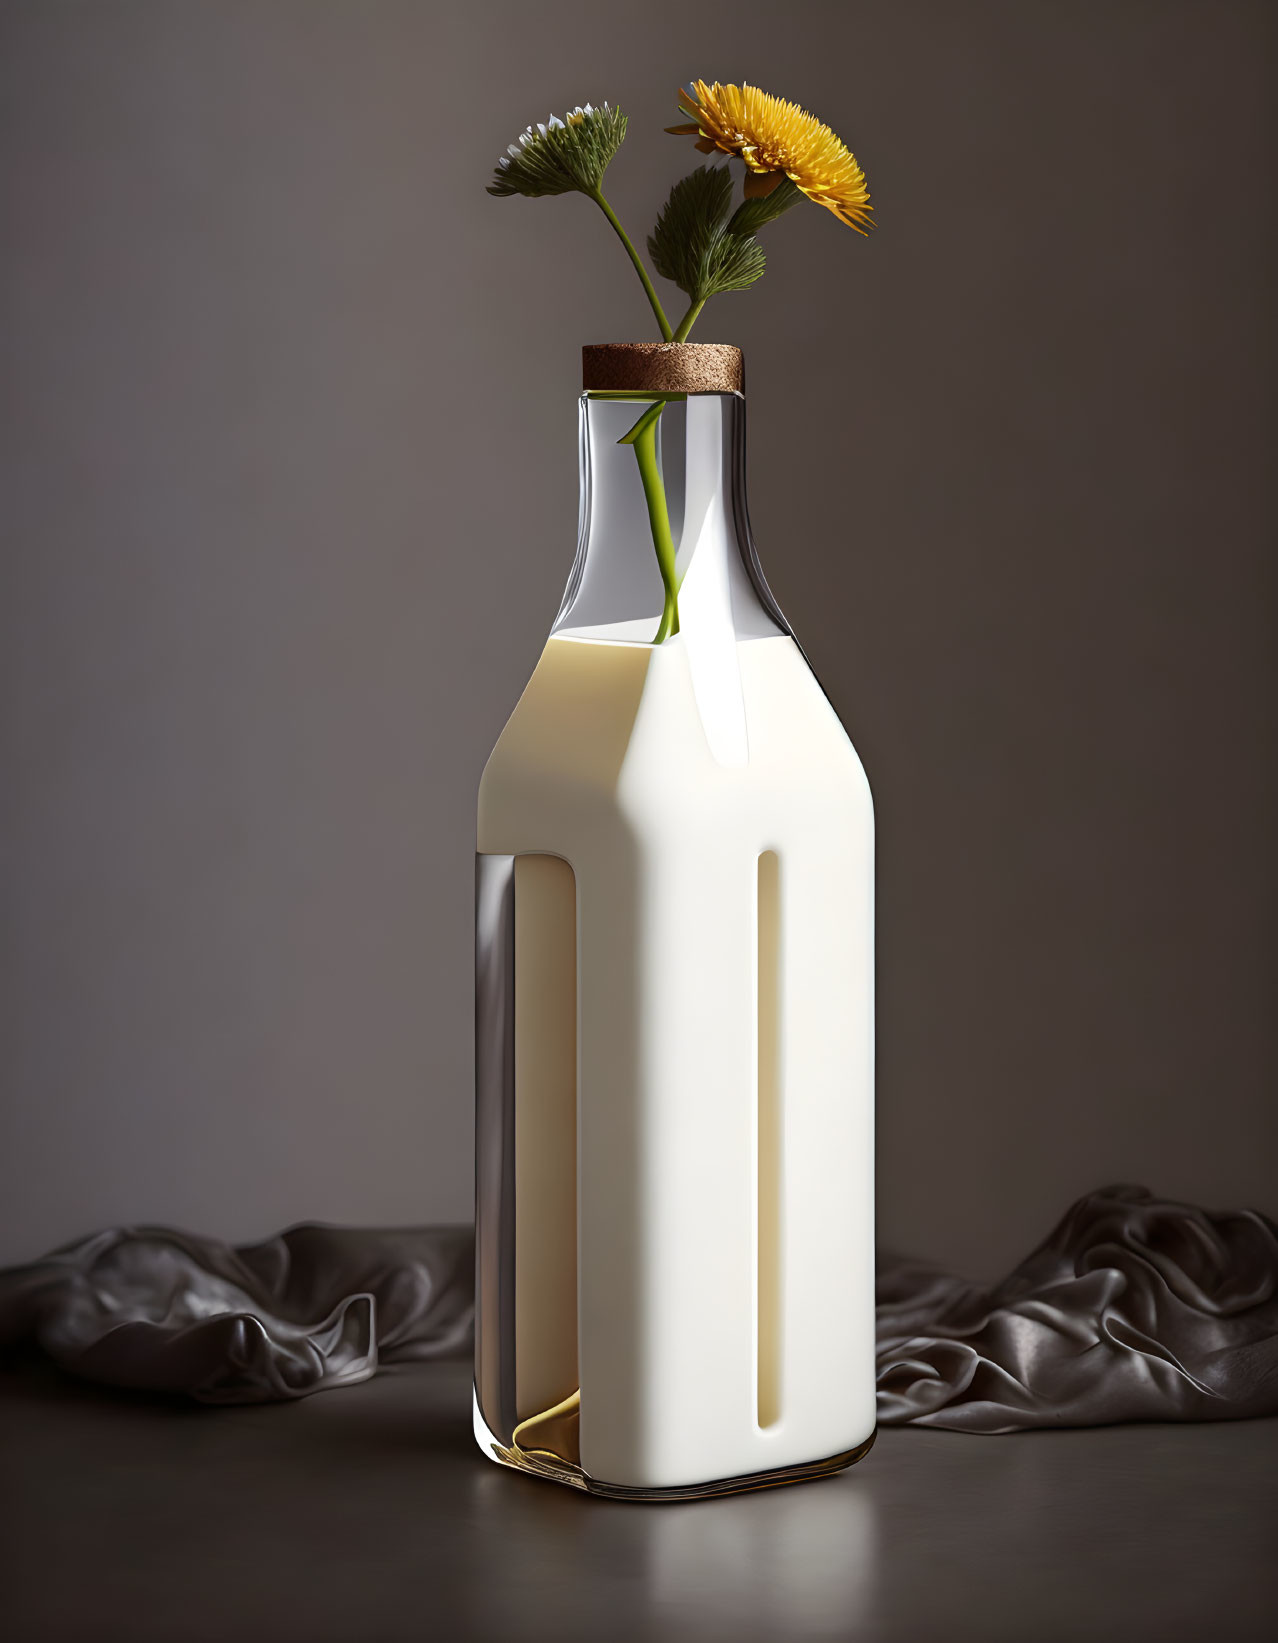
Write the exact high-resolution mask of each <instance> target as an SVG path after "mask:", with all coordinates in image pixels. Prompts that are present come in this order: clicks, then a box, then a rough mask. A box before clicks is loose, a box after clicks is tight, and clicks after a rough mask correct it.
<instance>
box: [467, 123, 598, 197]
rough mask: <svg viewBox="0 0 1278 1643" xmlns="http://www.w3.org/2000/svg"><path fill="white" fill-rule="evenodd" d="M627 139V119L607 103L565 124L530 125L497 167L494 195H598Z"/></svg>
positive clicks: (491, 187)
mask: <svg viewBox="0 0 1278 1643" xmlns="http://www.w3.org/2000/svg"><path fill="white" fill-rule="evenodd" d="M625 135H626V116H625V115H624V114H623V113H622V112H621V110H620V109H619V108H610V107H609V106H608V104H607V103H603V104H602V105H601V106H600V107H599V108H592V107H591V105H590V104H589V103H587V104H586V106H585V108H574V109H572V110H571V111H570V112H569V113H568V115H567V116H566V117H565V118H564V119H562V120H561V119H559V118H558V117H557V116H556V115H554V114H552V115H551V116H550V120H549V123H548V124H546V125H537V126H529V127H528V129H527V131H525V132H524V134H523V136H522V137H521V138H520V139H519V141H518V142H517V143H511V145H510V147H509V148H508V149H507V151H506V152H505V154H503V155H502V157H501V159H500V160H498V162H497V168H496V170H495V171H494V172H493V180H492V182H491V183H489V185H488V192H489V193H490V194H496V195H497V196H498V197H499V198H501V197H508V196H509V195H511V194H523V195H525V196H527V197H528V198H529V199H536V198H538V197H539V196H540V195H543V194H574V193H576V194H597V193H598V192H599V190H600V188H601V187H602V186H603V178H604V172H605V171H606V170H607V169H608V162H609V161H610V160H611V159H612V157H613V155H614V154H615V153H616V152H617V150H618V149H619V148H620V147H621V144H622V141H623V139H624V138H625Z"/></svg>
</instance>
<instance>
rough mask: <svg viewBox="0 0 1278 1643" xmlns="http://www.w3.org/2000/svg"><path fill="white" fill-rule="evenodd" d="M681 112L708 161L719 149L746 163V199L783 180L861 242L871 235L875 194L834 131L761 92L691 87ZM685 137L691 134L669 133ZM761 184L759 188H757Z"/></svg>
mask: <svg viewBox="0 0 1278 1643" xmlns="http://www.w3.org/2000/svg"><path fill="white" fill-rule="evenodd" d="M679 106H680V108H681V109H682V110H683V111H684V113H686V114H688V115H690V116H691V117H692V118H693V119H695V120H696V122H697V124H696V128H695V129H696V131H697V132H698V133H699V136H698V140H697V145H696V146H697V148H699V149H700V150H701V152H702V153H703V154H712V153H714V151H715V150H716V149H717V150H718V151H719V152H720V153H723V154H732V155H736V156H738V157H739V158H740V159H742V160H744V161H745V163H746V167H747V170H748V172H749V173H750V174H751V175H749V176H747V178H746V192H747V194H750V193H751V192H752V184H753V185H755V186H754V189H753V192H755V193H759V192H766V191H767V190H768V189H771V188H773V187H775V186H776V184H775V182H773V183H767V184H766V188H760V187H759V186H758V182H759V181H762V182H766V179H767V178H768V177H770V176H771V177H775V178H777V179H778V180H779V179H780V176H781V174H782V173H784V175H785V176H787V177H789V178H790V180H791V181H792V182H793V183H794V184H795V185H796V186H797V187H798V188H799V189H800V190H801V191H802V192H803V193H804V194H806V195H807V197H808V198H809V199H810V200H813V201H815V202H816V204H817V205H823V206H824V207H825V208H826V210H827V211H830V212H833V214H834V215H835V216H836V217H837V218H838V219H839V221H840V222H842V223H846V224H847V225H848V227H849V228H855V229H856V230H857V232H858V233H860V234H864V233H866V232H867V231H868V230H869V229H871V228H873V226H874V221H873V218H872V217H871V215H870V213H871V211H872V209H873V207H872V206H871V205H870V191H869V188H868V187H867V186H866V181H865V172H864V171H862V169H861V167H860V166H859V165H858V164H857V161H856V156H855V155H854V154H853V153H852V151H851V150H850V149H849V148H847V147H846V146H845V145H844V144H843V143H842V142H840V141H839V139H838V138H837V137H836V136H835V134H834V132H833V131H831V130H830V128H829V126H827V125H822V124H821V122H820V121H819V120H818V119H816V118H815V116H813V115H811V114H809V113H807V111H806V110H805V109H802V108H800V107H799V105H798V104H797V103H787V102H786V101H785V100H784V99H783V98H780V97H772V96H769V94H768V93H767V92H766V91H760V90H759V89H758V87H757V86H732V85H720V84H719V82H718V81H717V80H716V81H715V83H714V84H713V85H707V84H706V82H705V81H704V80H694V81H693V83H692V90H691V92H688V91H682V90H681V91H680V92H679ZM672 129H674V130H678V133H679V135H680V136H683V135H687V136H691V135H692V130H691V129H688V128H672ZM756 180H758V181H756Z"/></svg>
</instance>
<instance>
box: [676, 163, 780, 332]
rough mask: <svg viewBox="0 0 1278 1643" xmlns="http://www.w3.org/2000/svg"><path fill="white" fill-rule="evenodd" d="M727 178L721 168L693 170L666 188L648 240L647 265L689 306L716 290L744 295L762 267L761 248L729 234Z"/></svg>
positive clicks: (729, 189) (764, 261)
mask: <svg viewBox="0 0 1278 1643" xmlns="http://www.w3.org/2000/svg"><path fill="white" fill-rule="evenodd" d="M731 211H732V174H731V172H730V171H729V170H728V168H727V166H708V165H702V166H698V167H697V169H696V170H695V171H693V172H690V173H689V174H688V176H686V177H684V178H683V179H682V180H681V181H680V182H677V183H676V184H675V185H674V187H673V188H672V189H671V190H670V197H669V199H667V201H666V203H665V205H664V206H663V207H662V209H661V215H660V216H659V217H658V218H657V226H656V227H655V228H654V229H653V231H652V233H651V234H650V235H649V236H648V250H649V252H650V253H651V256H652V261H653V266H654V267H655V268H656V270H657V272H658V273H659V274H660V275H661V276H662V277H663V278H664V279H668V280H671V281H673V282H674V284H675V285H677V286H678V287H679V289H680V290H681V291H684V292H686V294H687V295H688V296H689V297H690V298H691V300H692V301H693V302H697V303H700V302H706V301H708V300H709V298H711V297H713V296H716V295H717V294H718V293H719V292H720V291H744V290H745V289H746V287H747V286H750V285H753V284H754V282H755V281H756V280H757V279H759V278H760V276H761V275H762V274H763V271H764V269H765V268H766V266H767V258H766V257H765V255H764V252H763V247H762V246H761V245H759V243H758V242H757V241H756V240H755V239H754V238H753V236H752V235H751V234H749V233H745V234H740V233H736V232H734V231H733V230H732V229H731V228H730V225H729V216H730V214H731Z"/></svg>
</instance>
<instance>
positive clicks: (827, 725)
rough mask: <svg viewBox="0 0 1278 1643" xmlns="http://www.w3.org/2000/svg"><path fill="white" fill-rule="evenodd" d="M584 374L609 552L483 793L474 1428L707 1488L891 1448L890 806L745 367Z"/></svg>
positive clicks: (527, 1464) (713, 353) (790, 1474)
mask: <svg viewBox="0 0 1278 1643" xmlns="http://www.w3.org/2000/svg"><path fill="white" fill-rule="evenodd" d="M585 384H586V392H585V393H584V394H583V396H582V400H581V514H580V535H579V542H578V548H577V555H576V559H575V561H574V564H573V567H572V572H571V575H570V576H569V579H568V586H567V590H566V592H565V594H564V599H563V604H562V607H561V609H560V612H559V615H558V617H557V618H556V621H555V623H554V627H553V629H552V631H551V635H550V637H549V640H548V642H547V644H546V647H545V649H544V651H543V653H542V656H541V659H540V661H539V662H538V664H537V667H536V669H535V671H534V673H533V676H532V678H531V680H530V681H529V683H528V686H527V688H526V689H525V691H524V693H523V696H522V697H521V698H520V701H519V703H518V705H517V706H516V708H515V710H514V713H513V714H512V715H511V718H510V720H509V722H508V723H507V725H506V728H505V730H504V731H503V732H502V735H501V737H500V738H499V740H498V742H497V746H496V748H495V749H494V750H493V753H492V756H491V758H490V759H489V761H488V765H487V767H486V769H485V771H484V775H483V780H482V782H481V785H480V793H479V826H478V850H479V854H478V858H477V883H476V981H477V994H476V996H477V1008H476V1079H477V1129H476V1134H477V1269H478V1271H477V1282H478V1292H477V1309H476V1320H477V1321H476V1331H477V1343H476V1374H475V1434H476V1438H477V1440H478V1442H479V1444H480V1447H481V1448H482V1449H483V1450H484V1452H485V1453H486V1454H487V1455H488V1456H489V1457H490V1458H492V1459H494V1460H497V1461H499V1462H501V1463H503V1464H505V1465H508V1466H513V1467H516V1468H518V1469H520V1470H522V1471H525V1472H530V1473H534V1474H536V1475H539V1476H542V1477H546V1478H550V1479H553V1480H555V1481H558V1482H561V1483H567V1484H570V1485H574V1486H576V1487H578V1488H583V1489H586V1490H588V1491H590V1492H591V1493H593V1494H598V1495H607V1496H613V1497H618V1498H623V1499H655V1500H661V1499H685V1498H690V1497H696V1496H700V1495H710V1494H718V1493H727V1492H731V1491H734V1490H738V1489H746V1488H753V1487H758V1486H764V1485H768V1484H774V1483H778V1482H784V1481H790V1480H792V1479H794V1480H797V1479H800V1478H803V1477H810V1476H819V1475H822V1474H824V1473H827V1472H830V1471H834V1470H837V1469H839V1468H841V1467H843V1466H846V1465H849V1464H850V1463H851V1462H852V1461H854V1460H856V1459H858V1458H859V1457H860V1456H861V1455H862V1454H863V1453H864V1452H865V1450H866V1449H867V1448H868V1447H869V1445H870V1443H871V1442H872V1440H873V1435H874V1272H873V1205H872V1195H873V1174H872V1170H873V1053H874V1052H873V1002H872V994H873V908H872V898H873V813H872V806H871V800H870V791H869V787H868V785H867V783H866V779H865V775H864V772H863V770H862V768H861V764H860V761H859V760H858V758H857V756H856V753H855V752H854V750H853V748H852V745H851V743H850V742H849V740H848V738H847V736H846V734H845V733H844V731H843V728H842V726H841V725H840V723H839V721H838V718H837V717H836V715H835V713H834V710H833V708H832V707H831V705H830V703H829V701H828V700H827V699H826V697H825V695H824V693H823V692H822V690H821V688H820V686H819V685H818V683H817V681H816V679H815V678H814V676H813V674H812V673H811V671H810V669H809V667H808V665H807V662H806V660H805V658H804V656H803V653H802V651H801V650H800V649H799V647H798V645H797V644H796V642H795V640H794V638H793V637H792V635H791V632H790V629H789V627H788V625H787V623H786V621H785V618H784V617H783V615H782V614H781V611H780V610H779V609H778V607H777V604H776V601H775V600H774V599H773V597H772V595H771V593H770V592H769V590H768V586H767V583H766V582H765V580H764V578H763V574H762V571H761V569H760V567H759V561H758V556H757V554H756V551H755V547H754V543H753V540H752V538H751V535H750V526H749V519H748V515H747V511H746V495H745V400H744V396H743V394H742V392H741V391H740V390H741V356H740V354H739V352H738V351H737V350H736V349H731V348H726V347H721V346H718V345H704V344H702V345H698V344H689V343H683V344H618V345H610V346H607V347H599V348H588V349H586V350H585Z"/></svg>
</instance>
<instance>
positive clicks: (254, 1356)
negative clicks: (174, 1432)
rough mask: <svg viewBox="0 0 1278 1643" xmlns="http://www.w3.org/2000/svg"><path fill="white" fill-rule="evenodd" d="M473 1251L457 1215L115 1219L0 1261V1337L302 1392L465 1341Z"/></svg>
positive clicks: (252, 1392) (213, 1390) (184, 1378)
mask: <svg viewBox="0 0 1278 1643" xmlns="http://www.w3.org/2000/svg"><path fill="white" fill-rule="evenodd" d="M474 1266H475V1241H474V1236H473V1234H472V1232H471V1230H470V1228H469V1227H449V1226H445V1227H414V1228H402V1229H399V1230H395V1231H385V1232H383V1231H375V1230H365V1229H355V1228H347V1227H327V1226H297V1227H292V1228H290V1230H289V1231H288V1232H284V1233H281V1234H280V1236H279V1237H278V1238H269V1239H267V1241H266V1242H265V1243H262V1244H248V1245H244V1246H242V1247H241V1248H238V1249H235V1248H232V1247H231V1245H229V1244H223V1243H219V1242H218V1241H217V1240H216V1239H213V1238H196V1237H192V1236H191V1234H189V1233H185V1232H174V1231H172V1230H170V1229H169V1228H167V1227H137V1228H134V1227H122V1228H119V1229H117V1230H114V1231H111V1232H100V1233H97V1234H96V1235H95V1236H94V1237H92V1238H85V1239H83V1240H82V1241H81V1242H80V1243H76V1244H70V1245H68V1246H67V1247H66V1248H65V1249H60V1250H58V1251H57V1252H56V1253H55V1254H53V1255H50V1256H47V1257H46V1258H45V1259H44V1260H43V1261H37V1262H35V1263H34V1264H33V1265H31V1266H27V1267H14V1268H11V1269H10V1270H9V1271H7V1272H0V1347H2V1346H4V1345H6V1344H12V1343H16V1342H19V1341H31V1340H34V1341H35V1342H36V1343H37V1344H38V1345H39V1346H40V1347H41V1348H42V1349H43V1350H44V1351H45V1352H46V1353H47V1354H48V1355H49V1357H50V1358H52V1359H53V1361H54V1362H55V1363H57V1364H60V1365H61V1366H62V1368H63V1369H66V1370H69V1371H70V1372H71V1373H72V1374H74V1375H80V1376H82V1377H83V1378H84V1379H86V1380H91V1381H102V1382H105V1383H107V1384H108V1385H111V1386H126V1387H133V1388H135V1389H137V1390H145V1391H151V1392H181V1393H186V1394H188V1395H189V1396H190V1397H193V1398H197V1399H199V1401H200V1402H201V1403H270V1402H273V1401H275V1400H276V1399H280V1398H300V1397H304V1396H305V1395H306V1394H307V1393H308V1392H320V1391H323V1390H324V1389H325V1388H327V1387H332V1386H348V1385H350V1384H351V1383H352V1382H354V1381H363V1380H367V1379H368V1377H369V1376H370V1375H372V1374H374V1373H375V1372H376V1370H377V1367H378V1364H379V1363H395V1362H399V1361H402V1360H405V1359H410V1358H440V1357H448V1356H451V1355H454V1354H456V1353H459V1352H467V1351H469V1350H470V1341H471V1328H472V1321H473V1314H474Z"/></svg>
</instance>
